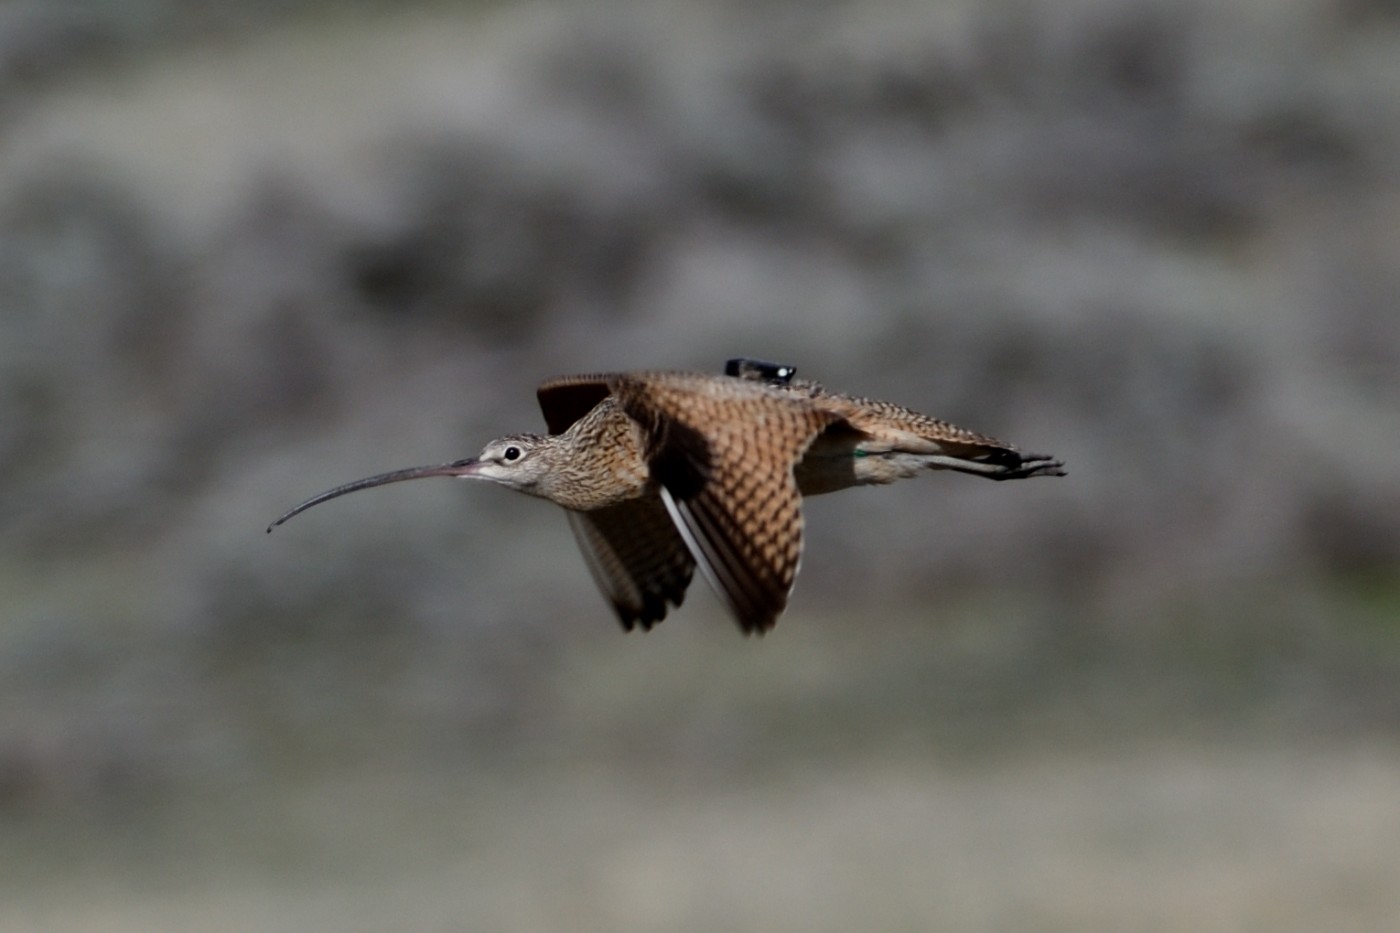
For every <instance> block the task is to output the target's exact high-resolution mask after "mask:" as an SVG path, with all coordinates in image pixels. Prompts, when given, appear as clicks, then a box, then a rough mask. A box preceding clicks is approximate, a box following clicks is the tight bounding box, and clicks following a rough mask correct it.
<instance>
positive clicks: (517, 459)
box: [451, 434, 550, 493]
mask: <svg viewBox="0 0 1400 933" xmlns="http://www.w3.org/2000/svg"><path fill="white" fill-rule="evenodd" d="M547 446H548V444H547V439H546V438H543V437H541V436H539V435H538V434H507V435H506V436H505V437H498V438H496V439H495V440H494V441H492V442H491V443H489V444H487V445H486V446H485V447H483V448H482V449H481V453H480V454H478V455H477V456H476V458H475V459H474V460H469V461H464V462H463V467H462V471H461V472H458V473H454V474H451V475H454V476H463V477H470V478H474V479H489V480H490V481H491V482H493V483H500V484H501V485H502V486H508V487H510V488H511V489H515V490H518V491H520V492H525V493H531V492H534V491H535V490H536V489H537V488H538V487H539V485H540V483H541V482H543V481H544V480H545V478H546V477H548V476H549V472H550V470H549V466H548V464H547V463H546V462H545V461H546V459H547V458H546V457H545V456H542V455H541V453H540V452H541V451H542V450H543V449H544V448H545V447H547Z"/></svg>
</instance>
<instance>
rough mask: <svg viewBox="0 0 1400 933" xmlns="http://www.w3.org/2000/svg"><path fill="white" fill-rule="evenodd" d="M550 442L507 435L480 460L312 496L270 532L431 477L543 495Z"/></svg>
mask: <svg viewBox="0 0 1400 933" xmlns="http://www.w3.org/2000/svg"><path fill="white" fill-rule="evenodd" d="M548 441H549V438H546V437H541V436H540V435H538V434H507V435H506V436H505V437H498V438H496V440H494V441H492V442H491V443H489V444H487V445H486V446H485V447H484V448H483V449H482V451H481V454H480V455H479V456H476V457H469V458H467V459H466V460H454V461H452V462H451V463H443V464H438V465H436V466H421V467H409V468H407V469H404V470H394V471H392V472H389V473H380V474H379V475H377V476H368V477H366V478H364V479H357V480H355V481H353V482H349V483H346V484H344V485H343V486H337V487H335V488H334V489H327V490H326V491H325V492H323V493H320V494H319V495H315V496H312V497H311V498H310V499H307V500H306V501H305V502H303V503H301V504H300V505H298V506H295V507H294V508H292V509H290V510H289V511H287V512H286V513H285V514H283V515H282V517H281V518H279V519H277V520H276V521H275V522H273V523H272V524H271V525H268V526H267V530H268V531H271V530H272V529H274V528H276V527H277V526H278V525H280V524H282V523H283V522H285V521H286V520H287V519H289V518H291V517H292V516H293V515H297V514H300V513H301V512H305V511H306V510H307V509H309V508H311V507H312V506H313V505H320V504H321V503H322V502H325V501H326V500H328V499H335V498H337V497H339V496H343V495H345V494H346V493H351V492H359V491H360V490H361V489H369V488H370V487H372V486H383V485H385V484H386V483H397V482H401V481H403V480H406V479H424V478H426V477H429V476H456V477H460V478H462V479H485V480H490V481H491V482H493V483H499V484H501V485H502V486H507V487H509V488H511V489H515V490H519V491H520V492H524V493H530V494H532V495H539V494H540V492H539V486H540V483H541V482H542V481H543V480H544V479H545V478H546V477H547V476H548V475H549V467H548V465H547V464H546V463H545V460H546V458H545V457H544V456H541V455H540V452H541V451H542V450H544V449H545V448H546V447H547V446H548Z"/></svg>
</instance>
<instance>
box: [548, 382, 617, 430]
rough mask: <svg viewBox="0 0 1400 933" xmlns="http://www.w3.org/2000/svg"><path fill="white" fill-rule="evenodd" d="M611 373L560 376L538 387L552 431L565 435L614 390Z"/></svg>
mask: <svg viewBox="0 0 1400 933" xmlns="http://www.w3.org/2000/svg"><path fill="white" fill-rule="evenodd" d="M614 378H616V377H614V376H609V375H588V376H559V377H557V378H555V379H550V380H549V381H548V382H544V383H541V385H540V387H539V388H538V389H536V390H535V396H536V398H538V399H539V402H540V411H542V412H544V423H545V424H546V425H547V426H548V427H549V433H550V434H563V433H564V432H565V431H567V430H568V429H569V426H570V425H571V424H573V423H574V422H575V421H577V420H578V419H580V418H582V417H583V416H584V415H586V414H588V413H589V412H590V411H592V410H593V408H594V406H596V405H597V404H598V403H599V402H601V401H602V400H603V399H605V398H607V397H608V395H609V394H610V393H611V392H612V387H611V385H610V380H612V379H614Z"/></svg>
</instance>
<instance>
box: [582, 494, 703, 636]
mask: <svg viewBox="0 0 1400 933" xmlns="http://www.w3.org/2000/svg"><path fill="white" fill-rule="evenodd" d="M568 516H569V527H570V528H572V529H573V530H574V537H575V538H577V539H578V545H579V549H580V550H582V551H583V557H584V560H585V561H586V562H587V564H588V569H589V571H590V572H592V574H593V579H594V580H595V581H596V582H597V584H598V588H599V589H601V590H602V591H603V595H604V596H606V597H607V598H608V601H609V602H610V603H612V606H613V609H614V610H616V612H617V616H618V618H619V619H620V620H621V621H622V627H623V628H625V629H627V630H628V631H629V632H630V631H631V630H632V627H633V626H634V625H638V624H640V625H641V627H642V628H643V629H649V628H651V627H652V626H653V625H654V624H656V623H657V622H660V621H661V620H662V619H664V618H666V604H667V603H668V602H669V603H671V604H672V605H675V606H679V605H680V604H681V601H682V600H683V599H685V590H686V587H687V586H689V585H690V578H691V576H692V574H693V573H694V572H695V561H694V560H692V559H691V556H690V552H689V551H687V550H686V546H685V542H684V541H682V540H681V536H680V534H679V533H678V532H677V531H676V526H675V525H674V524H672V522H671V517H670V516H669V515H668V514H667V512H666V507H665V506H664V505H662V503H661V500H660V499H658V498H656V497H654V496H652V497H648V498H644V499H631V500H629V501H627V502H623V503H620V504H618V505H614V506H609V507H608V508H604V509H596V510H594V511H592V512H574V511H569V512H568Z"/></svg>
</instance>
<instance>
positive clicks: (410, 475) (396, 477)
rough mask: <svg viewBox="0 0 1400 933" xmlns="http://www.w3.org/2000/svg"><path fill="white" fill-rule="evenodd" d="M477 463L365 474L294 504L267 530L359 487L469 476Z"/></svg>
mask: <svg viewBox="0 0 1400 933" xmlns="http://www.w3.org/2000/svg"><path fill="white" fill-rule="evenodd" d="M478 463H479V461H478V460H477V459H476V458H475V457H471V458H468V459H466V460H454V461H453V462H451V463H442V464H438V465H437V466H420V467H408V468H407V469H404V470H394V471H392V472H390V473H380V474H379V475H378V476H367V477H365V478H364V479H357V480H355V481H354V482H351V483H346V484H345V485H343V486H337V487H335V488H334V489H327V490H326V491H325V492H323V493H320V494H319V495H315V496H312V497H311V498H310V499H307V500H306V501H305V502H303V503H301V504H300V505H298V506H294V507H293V508H291V509H289V510H288V511H287V512H285V513H283V515H282V517H281V518H279V519H277V521H275V522H273V523H272V524H271V525H268V526H267V530H268V533H269V534H270V533H271V532H272V529H274V528H276V527H277V526H278V525H280V524H282V523H283V522H285V521H286V520H287V519H289V518H291V517H292V516H293V515H299V514H301V513H302V512H305V511H306V510H307V509H309V508H311V507H312V506H313V505H320V504H321V503H322V502H325V501H326V500H328V499H334V498H336V497H337V496H343V495H345V494H346V493H347V492H359V491H360V490H361V489H369V488H370V487H371V486H383V485H384V484H385V483H397V482H400V481H402V480H406V479H423V478H424V477H426V476H471V475H472V474H474V473H475V472H476V470H477V466H478Z"/></svg>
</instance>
